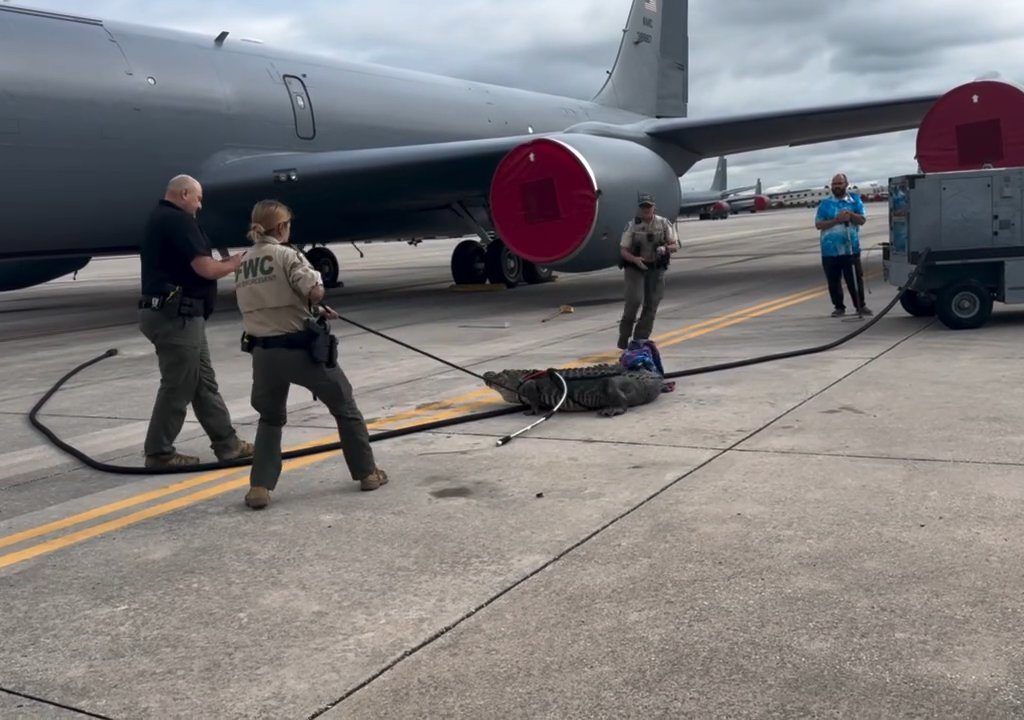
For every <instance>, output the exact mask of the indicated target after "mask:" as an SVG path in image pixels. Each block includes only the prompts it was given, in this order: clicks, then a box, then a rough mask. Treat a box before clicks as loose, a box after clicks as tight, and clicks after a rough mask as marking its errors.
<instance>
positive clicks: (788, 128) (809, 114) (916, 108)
mask: <svg viewBox="0 0 1024 720" xmlns="http://www.w3.org/2000/svg"><path fill="white" fill-rule="evenodd" d="M940 97H941V95H927V96H919V97H913V98H902V99H899V100H892V101H883V102H878V101H873V102H865V103H852V104H846V105H834V106H830V107H819V108H806V109H797V110H784V111H778V112H766V113H757V114H754V115H739V116H731V117H727V118H701V119H687V118H672V119H663V120H650V121H647V122H644V123H641V127H642V129H643V130H644V132H646V133H647V134H648V135H649V136H651V137H652V138H655V139H658V140H665V141H668V142H670V143H672V144H674V145H678V146H679V147H681V148H683V149H684V150H687V151H689V152H691V153H693V154H694V155H697V156H699V157H713V156H715V155H730V154H734V153H740V152H748V151H751V150H761V149H764V148H769V147H779V146H783V145H789V146H791V147H795V146H798V145H807V144H811V143H818V142H826V141H829V140H842V139H844V138H850V137H859V136H862V135H875V134H879V133H886V132H893V131H896V130H909V129H911V128H916V127H917V126H918V125H919V124H920V122H921V118H922V117H924V115H925V113H926V112H927V111H928V109H929V108H930V107H931V106H932V104H933V103H934V102H935V101H936V100H938V99H939V98H940Z"/></svg>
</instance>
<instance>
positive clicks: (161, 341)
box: [139, 307, 238, 457]
mask: <svg viewBox="0 0 1024 720" xmlns="http://www.w3.org/2000/svg"><path fill="white" fill-rule="evenodd" d="M139 327H140V329H141V330H142V334H143V335H145V336H146V338H147V339H148V340H149V341H150V342H151V343H153V346H154V347H155V348H156V357H157V362H158V363H159V365H160V389H159V390H157V394H156V402H155V403H154V404H153V414H152V416H151V418H150V420H149V430H148V432H147V433H146V445H145V448H146V455H167V454H170V453H173V452H174V439H175V438H177V437H178V434H179V433H180V432H181V428H182V426H183V425H184V424H185V415H186V413H187V411H188V407H189V405H191V406H192V411H193V412H194V413H195V414H196V419H197V420H199V423H200V425H202V426H203V430H205V431H206V434H207V435H208V436H209V438H210V440H211V441H212V443H211V447H212V448H213V451H214V452H215V453H216V454H217V457H222V456H225V455H228V454H230V453H231V452H233V451H235V450H236V449H237V446H238V436H237V435H236V434H235V429H234V427H232V425H231V415H230V414H229V413H228V409H227V407H226V406H225V405H224V400H223V398H221V396H220V389H219V388H218V386H217V377H216V375H214V372H213V364H212V363H211V361H210V347H209V345H207V343H206V321H205V320H204V319H203V318H201V317H192V318H183V317H178V315H177V312H176V310H175V309H174V308H173V307H165V308H164V309H163V310H149V309H142V310H139Z"/></svg>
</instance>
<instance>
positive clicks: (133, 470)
mask: <svg viewBox="0 0 1024 720" xmlns="http://www.w3.org/2000/svg"><path fill="white" fill-rule="evenodd" d="M928 252H929V251H928V250H925V252H924V254H923V255H922V256H921V259H920V261H919V262H918V264H917V267H915V268H914V272H913V273H911V275H910V277H909V278H908V279H907V282H906V284H905V285H904V286H903V287H901V288H900V291H899V292H898V293H897V294H896V296H895V297H894V298H893V299H892V300H891V301H890V302H889V304H888V305H886V306H885V308H883V309H882V310H881V311H880V312H879V313H878V314H877V315H875V316H874V317H873V318H872V319H871V320H869V321H868V322H866V323H864V324H863V325H861V326H860V327H858V328H857V329H856V330H854V331H853V332H851V333H848V334H846V335H844V336H843V337H841V338H839V339H838V340H834V341H832V342H830V343H826V344H824V345H816V346H814V347H810V348H804V349H801V350H790V351H787V352H780V353H773V354H771V355H762V356H760V357H754V358H748V359H746V360H735V361H732V362H726V363H718V364H716V365H704V366H701V367H696V368H690V369H688V370H679V371H677V372H674V373H667V374H666V375H665V377H666V378H669V379H674V378H681V377H689V376H692V375H702V374H704V373H711V372H719V371H722V370H730V369H733V368H739V367H747V366H750V365H758V364H761V363H766V362H771V361H773V360H782V359H786V358H793V357H799V356H801V355H812V354H815V353H820V352H825V351H826V350H831V349H833V348H836V347H839V346H840V345H843V344H844V343H847V342H849V341H850V340H852V339H853V338H855V337H857V336H858V335H860V334H861V333H863V332H865V331H867V330H868V328H870V327H871V326H873V325H874V324H875V323H877V322H878V321H879V320H881V319H882V318H883V317H884V316H885V315H886V313H888V312H889V311H890V310H891V309H892V308H893V306H895V305H896V303H897V302H899V301H900V298H902V297H903V295H904V293H906V292H907V291H908V290H909V289H910V288H911V286H913V284H914V280H916V279H917V276H918V274H919V273H920V272H921V270H922V269H923V268H924V264H925V261H926V260H927V258H928ZM340 319H342V320H344V321H345V322H348V323H350V324H352V325H355V326H356V327H359V328H362V329H363V330H366V331H367V332H370V333H372V334H374V335H378V336H380V337H382V338H385V339H387V340H390V341H391V342H395V343H397V344H399V345H401V346H403V347H406V348H408V349H410V350H413V351H415V352H418V353H420V354H421V355H426V356H427V357H430V358H432V359H434V360H437V361H439V362H442V363H444V364H445V365H448V366H450V367H453V368H455V369H457V370H460V371H462V372H465V373H467V374H469V375H472V376H473V377H476V378H480V379H482V376H481V375H478V374H477V373H475V372H473V371H471V370H468V369H466V368H463V367H460V366H459V365H456V364H454V363H451V362H448V361H447V360H443V359H442V358H439V357H437V356H435V355H431V354H430V353H427V352H425V351H423V350H420V349H419V348H416V347H414V346H412V345H409V344H407V343H404V342H401V341H399V340H396V339H395V338H392V337H390V336H388V335H385V334H383V333H381V332H378V331H377V330H373V329H372V328H369V327H366V326H365V325H361V324H359V323H357V322H354V321H352V320H349V319H348V318H345V317H341V318H340ZM115 355H117V350H115V349H111V350H107V351H106V352H105V353H103V354H102V355H99V356H97V357H95V358H93V359H92V360H88V361H86V362H83V363H82V364H81V365H79V366H78V367H76V368H74V369H73V370H71V371H70V372H68V373H67V374H66V375H64V377H62V378H61V379H60V380H58V381H57V382H56V383H55V384H54V385H53V387H51V388H50V389H49V390H48V391H47V392H46V394H44V395H43V396H42V397H41V398H39V400H38V401H37V402H36V404H35V405H33V406H32V409H31V410H30V411H29V413H28V419H29V422H30V423H31V424H32V426H33V427H34V428H35V429H36V430H38V431H39V432H40V433H42V434H43V435H44V436H45V437H46V438H47V439H48V440H49V441H50V442H51V443H53V444H54V445H55V446H56V447H57V448H59V449H60V450H63V451H64V452H65V453H67V454H68V455H71V456H72V457H74V458H75V459H77V460H79V461H80V462H82V463H84V464H85V465H87V466H89V467H91V468H92V469H94V470H99V471H100V472H105V473H113V474H117V475H181V474H189V473H196V472H206V471H210V470H222V469H226V468H236V467H246V466H248V465H251V464H252V458H251V457H250V458H240V459H238V460H227V461H220V462H210V463H200V464H198V465H183V466H177V467H164V468H147V467H132V466H124V465H112V464H110V463H104V462H100V461H98V460H95V459H93V458H91V457H89V456H88V455H86V454H85V453H84V452H82V451H81V450H79V449H78V448H76V447H74V446H72V445H69V444H68V443H66V442H64V441H63V440H61V439H60V437H58V436H57V434H56V433H55V432H53V431H52V430H51V429H50V428H48V427H47V426H46V425H45V424H43V422H42V421H41V420H40V419H39V411H40V410H42V409H43V406H44V405H46V403H47V402H49V400H50V398H52V397H53V396H54V395H55V394H57V392H58V391H59V390H60V389H61V387H63V386H64V384H65V383H67V382H68V380H70V379H71V378H73V377H74V376H75V375H77V374H78V373H80V372H82V371H83V370H85V369H86V368H89V367H91V366H93V365H95V364H96V363H99V362H101V361H103V360H105V359H107V358H110V357H114V356H115ZM559 379H561V377H559ZM563 385H564V380H563ZM567 393H568V389H567V388H566V394H567ZM562 400H563V402H564V400H565V396H563V398H562ZM559 404H561V403H559ZM525 409H526V406H525V405H509V406H508V407H502V408H497V409H495V410H485V411H483V412H477V413H468V414H466V415H460V416H459V417H454V418H449V419H447V420H435V421H433V422H426V423H420V424H419V425H412V426H410V427H407V428H401V429H399V430H385V431H383V432H379V433H374V434H373V435H371V436H370V442H380V441H382V440H391V439H393V438H397V437H404V436H406V435H413V434H415V433H419V432H426V431H429V430H439V429H442V428H446V427H453V426H455V425H462V424H465V423H470V422H476V421H477V420H487V419H489V418H495V417H501V416H503V415H511V414H512V413H515V412H520V411H523V410H525ZM554 413H555V410H552V411H551V412H549V413H548V414H547V415H545V416H544V418H543V419H542V420H541V421H540V422H543V421H544V420H547V419H548V418H549V417H551V416H552V415H554ZM540 422H537V423H534V425H531V426H530V427H534V426H535V425H538V424H540ZM526 429H527V430H528V429H529V428H526ZM522 432H524V431H520V432H519V433H515V434H514V435H511V436H510V435H506V436H505V437H504V438H502V439H501V440H499V441H498V445H499V446H500V445H502V444H505V443H508V442H509V441H510V440H511V439H512V438H513V437H515V436H516V435H519V434H521V433H522ZM340 449H341V443H340V442H333V443H324V444H322V445H314V446H311V447H308V448H302V449H299V450H289V451H287V452H284V453H282V454H281V457H282V459H284V460H291V459H293V458H300V457H308V456H311V455H322V454H324V453H328V452H334V451H336V450H340Z"/></svg>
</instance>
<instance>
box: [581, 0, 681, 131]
mask: <svg viewBox="0 0 1024 720" xmlns="http://www.w3.org/2000/svg"><path fill="white" fill-rule="evenodd" d="M687 5H688V0H633V5H632V7H631V8H630V11H629V20H628V21H627V23H626V28H625V30H623V31H622V32H623V34H622V42H621V44H620V45H619V54H618V56H617V57H616V58H615V65H614V66H612V69H611V72H609V74H608V79H607V80H605V83H604V86H603V87H602V88H601V90H600V91H599V92H598V93H597V95H596V96H595V97H594V102H596V103H599V104H601V105H607V106H610V107H617V108H621V109H623V110H629V111H632V112H636V113H641V114H643V115H650V116H653V117H686V104H687V99H688V81H687V74H686V73H687V68H688V65H689V38H688V35H687V19H688V7H687Z"/></svg>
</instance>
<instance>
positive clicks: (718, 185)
mask: <svg viewBox="0 0 1024 720" xmlns="http://www.w3.org/2000/svg"><path fill="white" fill-rule="evenodd" d="M726 165H727V163H726V160H725V156H724V155H723V156H721V157H720V158H718V167H717V168H715V179H714V180H713V181H712V182H711V189H712V190H714V191H715V192H722V191H723V190H725V189H726V188H728V187H729V178H728V172H729V171H728V168H727V167H726Z"/></svg>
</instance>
